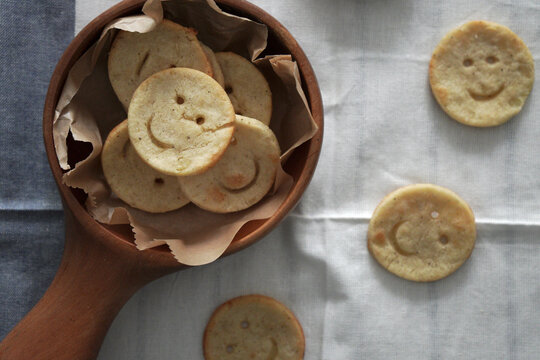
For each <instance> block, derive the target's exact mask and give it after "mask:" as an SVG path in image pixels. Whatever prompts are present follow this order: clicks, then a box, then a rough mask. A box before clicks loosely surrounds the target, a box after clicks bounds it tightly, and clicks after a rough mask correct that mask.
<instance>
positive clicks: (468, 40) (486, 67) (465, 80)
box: [429, 21, 534, 127]
mask: <svg viewBox="0 0 540 360" xmlns="http://www.w3.org/2000/svg"><path fill="white" fill-rule="evenodd" d="M429 81H430V84H431V89H432V92H433V94H434V96H435V98H436V99H437V102H438V103H439V104H440V105H441V107H442V108H443V110H444V111H445V112H446V113H447V114H448V115H449V116H450V117H452V118H453V119H455V120H457V121H459V122H460V123H463V124H465V125H470V126H477V127H487V126H496V125H500V124H502V123H504V122H506V121H508V120H509V119H510V118H511V117H512V116H514V115H516V114H517V113H518V112H519V111H520V110H521V108H522V107H523V104H524V103H525V100H526V99H527V96H528V95H529V93H530V92H531V89H532V86H533V81H534V62H533V59H532V56H531V53H530V51H529V49H528V48H527V46H526V45H525V44H524V43H523V41H522V40H521V39H520V38H519V37H518V36H517V35H516V34H514V33H513V32H512V31H511V30H510V29H508V28H507V27H505V26H502V25H499V24H496V23H493V22H487V21H472V22H469V23H467V24H465V25H463V26H461V27H459V28H457V29H455V30H453V31H451V32H450V33H448V34H447V35H446V36H445V37H444V38H443V39H442V40H441V42H440V43H439V45H438V46H437V48H436V49H435V51H434V52H433V56H432V58H431V62H430V64H429Z"/></svg>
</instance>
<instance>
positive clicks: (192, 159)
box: [101, 20, 280, 213]
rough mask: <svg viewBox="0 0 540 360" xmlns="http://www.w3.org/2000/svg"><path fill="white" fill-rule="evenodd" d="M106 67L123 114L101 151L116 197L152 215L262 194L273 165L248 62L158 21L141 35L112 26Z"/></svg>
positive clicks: (259, 83)
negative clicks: (125, 115) (114, 31)
mask: <svg viewBox="0 0 540 360" xmlns="http://www.w3.org/2000/svg"><path fill="white" fill-rule="evenodd" d="M108 68H109V78H110V81H111V84H112V87H113V89H114V91H115V93H116V94H117V96H118V99H119V100H120V102H121V103H122V105H123V106H124V108H125V109H126V110H127V113H128V119H127V120H125V121H123V122H122V123H120V124H119V125H117V126H116V127H115V128H114V129H113V130H112V131H111V132H110V134H109V136H108V137H107V140H106V141H105V145H104V147H103V151H102V157H101V159H102V166H103V173H104V175H105V178H106V180H107V182H108V183H109V185H110V187H111V189H112V190H113V192H114V193H115V194H116V195H117V196H118V197H119V198H120V199H122V200H123V201H124V202H126V203H127V204H128V205H130V206H132V207H135V208H138V209H141V210H144V211H148V212H152V213H161V212H166V211H171V210H175V209H178V208H180V207H182V206H184V205H186V204H187V203H189V202H193V203H194V204H195V205H197V206H199V207H200V208H203V209H205V210H208V211H212V212H217V213H228V212H234V211H240V210H244V209H246V208H248V207H250V206H252V205H254V204H256V203H257V202H258V201H260V200H261V199H262V198H263V197H264V196H265V195H266V194H267V193H268V192H269V190H270V189H271V188H272V185H273V184H274V180H275V177H276V173H277V169H278V167H279V166H280V148H279V144H278V141H277V139H276V137H275V135H274V133H273V132H272V130H271V129H270V128H269V127H268V125H269V123H270V119H271V116H272V94H271V91H270V87H269V85H268V83H267V81H266V79H265V77H264V76H263V75H262V74H261V73H260V72H259V70H258V69H257V68H256V67H255V66H254V65H253V64H252V63H251V62H250V61H249V60H247V59H245V58H243V57H241V56H239V55H237V54H234V53H231V52H222V53H215V54H214V52H213V51H212V50H211V49H210V48H208V47H207V46H205V45H204V44H202V43H200V42H199V41H198V39H197V37H196V32H195V31H194V30H193V29H189V28H185V27H183V26H181V25H179V24H176V23H174V22H172V21H169V20H163V22H161V23H160V24H159V25H157V27H156V28H155V29H154V30H153V31H151V32H148V33H136V32H125V31H121V32H119V33H118V35H117V36H116V38H115V40H114V42H113V44H112V47H111V51H110V54H109V61H108Z"/></svg>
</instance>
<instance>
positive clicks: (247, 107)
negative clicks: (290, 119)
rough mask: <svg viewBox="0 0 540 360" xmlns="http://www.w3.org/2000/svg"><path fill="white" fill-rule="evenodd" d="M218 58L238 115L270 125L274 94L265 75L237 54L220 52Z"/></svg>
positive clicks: (217, 54) (227, 89) (226, 87)
mask: <svg viewBox="0 0 540 360" xmlns="http://www.w3.org/2000/svg"><path fill="white" fill-rule="evenodd" d="M216 58H217V59H218V62H219V64H220V65H221V70H222V71H223V76H224V77H225V91H227V94H229V98H230V99H231V102H232V104H233V106H234V110H235V111H236V113H237V114H238V115H244V116H248V117H250V118H253V119H257V120H259V121H261V122H262V123H264V124H266V125H268V124H270V119H271V117H272V92H271V91H270V86H269V85H268V82H267V81H266V79H265V77H264V76H263V74H261V72H260V71H259V70H258V69H257V68H256V67H255V65H253V64H252V63H251V61H248V60H246V59H245V58H243V57H242V56H240V55H237V54H235V53H232V52H218V53H216Z"/></svg>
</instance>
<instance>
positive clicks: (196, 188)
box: [179, 115, 280, 213]
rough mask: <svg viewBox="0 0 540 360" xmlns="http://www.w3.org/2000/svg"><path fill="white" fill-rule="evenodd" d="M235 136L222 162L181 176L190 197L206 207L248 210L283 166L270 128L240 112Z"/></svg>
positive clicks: (264, 192)
mask: <svg viewBox="0 0 540 360" xmlns="http://www.w3.org/2000/svg"><path fill="white" fill-rule="evenodd" d="M235 128H236V130H235V133H234V137H233V139H232V141H231V143H230V145H229V147H228V148H227V151H225V154H224V155H223V157H222V158H221V159H220V160H219V161H218V163H217V164H216V165H215V166H214V167H212V168H211V169H209V170H208V171H206V172H204V173H203V174H200V175H197V176H186V177H182V178H179V181H181V182H182V187H183V189H184V192H185V194H186V196H187V197H188V198H189V199H190V200H191V201H192V202H193V203H194V204H195V205H197V206H199V207H200V208H202V209H205V210H208V211H212V212H217V213H228V212H233V211H240V210H243V209H247V208H248V207H250V206H252V205H253V204H255V203H257V202H258V201H259V200H261V199H262V198H263V197H264V195H266V194H267V193H268V191H269V190H270V188H271V187H272V185H273V184H274V180H275V177H276V172H277V169H278V166H279V161H280V159H279V156H280V150H279V144H278V142H277V139H276V137H275V135H274V133H273V132H272V130H270V128H269V127H268V126H266V125H264V124H263V123H261V122H260V121H258V120H255V119H251V118H247V117H244V116H240V115H236V121H235Z"/></svg>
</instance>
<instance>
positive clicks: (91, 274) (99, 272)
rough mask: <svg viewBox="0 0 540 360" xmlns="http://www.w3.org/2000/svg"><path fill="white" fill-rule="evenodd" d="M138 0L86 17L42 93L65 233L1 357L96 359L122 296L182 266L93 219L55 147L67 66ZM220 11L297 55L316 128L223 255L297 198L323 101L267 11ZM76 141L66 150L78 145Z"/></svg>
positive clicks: (136, 7)
mask: <svg viewBox="0 0 540 360" xmlns="http://www.w3.org/2000/svg"><path fill="white" fill-rule="evenodd" d="M142 4H143V1H141V0H136V1H133V0H130V1H123V2H121V3H119V4H118V5H116V6H114V7H112V8H111V9H109V10H107V11H106V12H104V13H103V14H101V15H100V16H98V17H97V18H96V19H94V20H93V21H92V22H91V23H90V24H88V25H87V26H86V27H85V28H84V29H83V30H82V31H81V32H80V33H79V34H78V35H77V37H76V38H75V39H74V40H73V41H72V42H71V44H70V45H69V46H68V48H67V49H66V51H65V52H64V54H63V56H62V57H61V59H60V60H59V61H58V64H57V66H56V68H55V71H54V73H53V75H52V77H51V81H50V85H49V89H48V92H47V96H46V99H45V107H44V113H43V136H44V142H45V149H46V152H47V157H48V160H49V164H50V167H51V170H52V172H53V175H54V178H55V181H56V183H57V186H58V188H59V191H60V195H61V197H62V200H63V205H64V209H65V220H66V221H65V223H66V239H65V250H64V255H63V258H62V262H61V265H60V268H59V269H58V272H57V274H56V277H55V278H54V280H53V282H52V284H51V286H50V288H49V289H48V290H47V292H46V293H45V295H44V296H43V298H42V299H41V300H40V301H39V302H38V304H37V305H36V306H35V307H34V308H33V309H32V310H31V311H30V312H29V313H28V314H27V315H26V317H25V318H24V319H23V320H22V321H21V322H20V323H19V324H18V325H17V326H16V327H15V328H14V329H13V330H12V331H11V332H10V333H9V334H8V335H7V336H6V338H5V339H4V340H3V341H2V342H1V343H0V359H1V360H21V359H40V360H47V359H54V360H63V359H65V360H68V359H69V360H72V359H82V360H84V359H95V358H96V356H97V354H98V352H99V348H100V346H101V344H102V342H103V338H104V337H105V334H106V333H107V330H108V328H109V326H110V324H111V323H112V321H113V319H114V317H115V316H116V314H117V313H118V311H119V310H120V309H121V308H122V306H123V305H124V304H125V302H126V301H127V300H128V299H129V298H130V297H131V295H133V294H134V293H135V291H137V290H138V289H139V288H140V287H142V286H143V285H145V284H146V283H148V282H150V281H152V280H154V279H157V278H158V277H160V276H163V275H166V274H168V273H171V272H173V271H177V270H180V269H182V268H184V266H183V265H181V264H179V263H178V262H177V261H176V260H175V259H174V258H173V256H172V254H171V253H170V252H169V251H168V250H167V249H164V248H154V249H149V250H145V251H139V250H137V248H136V247H135V245H134V244H133V241H132V238H131V236H130V235H131V234H130V232H129V231H118V230H117V229H114V228H113V227H107V226H103V225H101V224H98V223H97V222H95V221H94V219H93V218H92V217H91V216H90V215H89V214H88V213H87V212H86V210H85V208H84V205H83V204H82V202H81V201H80V196H79V197H78V196H77V193H76V191H74V190H73V189H71V188H68V187H67V186H65V185H64V184H63V183H62V175H63V172H62V170H61V168H60V166H59V164H58V160H57V158H56V153H55V150H54V143H53V135H52V123H53V118H54V110H55V107H56V103H57V102H58V98H59V96H60V93H61V91H62V87H63V84H64V82H65V80H66V77H67V74H68V72H69V69H70V68H71V67H72V66H73V64H74V63H75V61H77V59H79V57H80V56H81V55H82V54H83V53H84V52H85V51H86V50H87V49H88V48H89V47H90V46H91V44H92V43H94V42H95V41H96V40H97V38H98V37H99V35H100V34H101V31H102V29H103V28H104V26H105V25H106V24H108V23H109V22H110V21H111V20H113V19H114V18H117V17H120V16H125V15H130V14H134V13H136V12H139V11H140V9H141V7H142ZM218 4H219V5H220V6H223V7H224V8H225V9H226V10H227V11H230V12H233V13H236V14H238V15H242V16H247V17H249V18H251V19H253V20H255V21H259V22H262V23H264V24H266V25H267V26H268V28H269V44H268V45H269V48H274V49H283V50H285V51H286V52H288V53H290V54H291V55H292V57H293V59H294V60H295V61H296V62H297V63H298V67H299V69H300V73H301V76H302V80H303V85H304V91H305V92H306V95H307V98H308V101H309V105H310V107H311V111H312V115H313V118H314V120H315V122H316V123H317V125H318V126H319V131H318V132H317V134H316V135H315V136H314V137H313V138H312V139H311V140H310V141H308V142H306V143H305V144H303V145H302V146H300V147H299V148H297V149H295V151H294V152H293V154H292V155H291V157H290V158H289V159H288V161H287V163H286V164H285V170H286V171H287V172H288V173H290V174H291V175H292V176H293V178H294V185H293V187H292V189H291V191H290V193H289V194H288V196H287V198H286V200H285V201H284V203H283V204H282V205H281V207H280V208H279V209H278V210H277V212H276V213H275V214H274V215H273V216H272V217H271V218H269V219H265V220H258V221H251V222H249V223H247V224H246V225H244V226H243V227H242V228H241V229H240V231H239V232H238V233H237V235H236V237H235V239H234V240H233V242H232V243H231V245H230V246H229V248H228V249H227V250H226V252H225V254H224V256H226V255H230V254H232V253H234V252H236V251H239V250H241V249H244V248H245V247H247V246H249V245H251V244H253V243H254V242H255V241H257V240H258V239H260V238H261V237H263V236H264V235H266V234H267V233H268V232H269V231H271V230H272V229H273V228H274V227H275V226H276V225H277V224H278V223H279V222H280V221H281V220H282V219H283V218H284V217H285V216H286V215H287V213H288V212H289V211H290V210H291V209H292V208H293V207H294V206H295V205H296V204H297V202H298V200H299V199H300V197H301V195H302V193H303V192H304V191H305V189H306V187H307V186H308V184H309V181H310V180H311V177H312V175H313V172H314V171H315V167H316V164H317V160H318V158H319V153H320V150H321V146H322V137H323V105H322V99H321V94H320V90H319V87H318V84H317V80H316V77H315V74H314V72H313V69H312V67H311V65H310V63H309V61H308V59H307V58H306V56H305V54H304V52H303V51H302V49H301V48H300V46H299V45H298V43H297V42H296V40H294V38H293V37H292V35H291V34H290V33H289V32H288V31H287V30H286V29H285V28H284V27H283V26H282V25H281V24H280V23H279V22H278V21H277V20H275V19H274V18H273V17H271V16H270V15H269V14H267V13H266V12H264V11H263V10H261V9H260V8H258V7H256V6H255V5H253V4H250V3H248V2H247V1H243V0H219V1H218ZM77 150H78V149H77V148H73V147H72V148H70V149H69V151H70V153H71V152H77Z"/></svg>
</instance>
